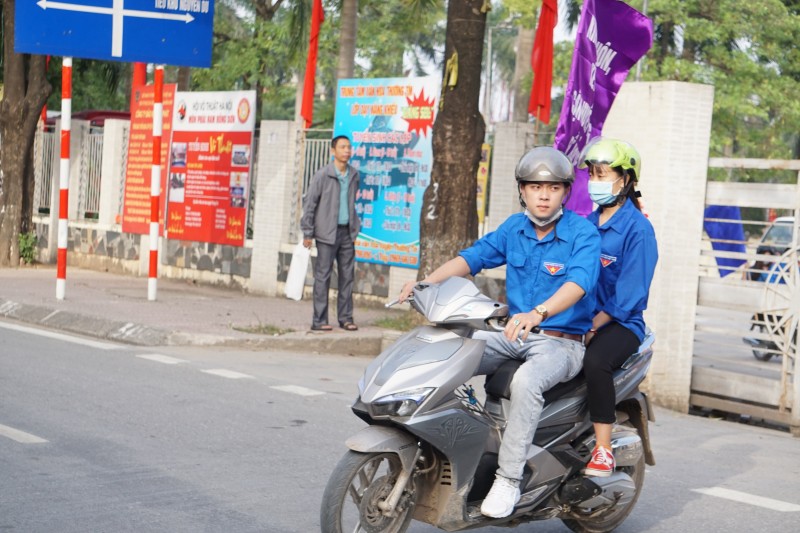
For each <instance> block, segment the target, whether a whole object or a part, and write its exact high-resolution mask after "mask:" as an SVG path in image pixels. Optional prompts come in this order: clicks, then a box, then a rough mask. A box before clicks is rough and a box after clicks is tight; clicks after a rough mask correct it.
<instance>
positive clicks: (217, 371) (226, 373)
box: [201, 368, 254, 379]
mask: <svg viewBox="0 0 800 533" xmlns="http://www.w3.org/2000/svg"><path fill="white" fill-rule="evenodd" d="M201 372H205V373H206V374H213V375H215V376H221V377H223V378H230V379H243V378H250V379H254V378H253V376H250V375H248V374H242V373H241V372H234V371H233V370H225V369H224V368H213V369H211V370H201Z"/></svg>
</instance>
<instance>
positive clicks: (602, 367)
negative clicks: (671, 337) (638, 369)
mask: <svg viewBox="0 0 800 533" xmlns="http://www.w3.org/2000/svg"><path fill="white" fill-rule="evenodd" d="M638 349H639V338H638V337H637V336H636V335H635V334H634V333H633V332H632V331H631V330H629V329H628V328H626V327H625V326H621V325H620V324H619V323H617V322H611V323H610V324H608V325H607V326H605V327H604V328H601V329H600V330H599V331H598V332H597V334H596V335H595V336H594V338H593V339H592V342H590V343H589V346H587V347H586V355H585V356H584V358H583V374H584V376H586V386H587V388H588V393H589V418H590V420H591V421H592V422H598V423H601V424H613V423H614V422H615V421H616V414H615V413H616V409H615V407H616V405H617V396H616V392H615V391H614V379H613V373H614V370H616V369H617V368H619V367H621V366H622V364H623V363H624V362H625V361H626V360H627V359H628V357H630V356H631V355H632V354H634V353H636V351H637V350H638Z"/></svg>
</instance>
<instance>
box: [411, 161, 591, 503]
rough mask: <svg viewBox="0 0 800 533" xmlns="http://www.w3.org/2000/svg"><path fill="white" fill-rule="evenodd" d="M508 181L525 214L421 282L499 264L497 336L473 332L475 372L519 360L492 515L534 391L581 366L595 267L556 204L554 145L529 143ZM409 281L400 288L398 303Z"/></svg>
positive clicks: (532, 416)
mask: <svg viewBox="0 0 800 533" xmlns="http://www.w3.org/2000/svg"><path fill="white" fill-rule="evenodd" d="M515 177H516V180H517V190H518V193H519V201H520V204H521V205H522V207H523V208H524V209H525V211H524V213H517V214H514V215H511V216H510V217H509V218H508V219H506V221H505V222H503V223H502V224H501V225H500V226H499V227H498V228H497V230H496V231H494V232H492V233H490V234H488V235H486V236H484V237H483V238H481V239H479V240H478V241H476V242H475V244H473V245H472V246H471V247H469V248H467V249H465V250H462V251H461V252H460V253H459V255H458V256H457V257H455V258H453V259H451V260H450V261H448V262H446V263H444V264H443V265H441V266H440V267H439V268H437V269H436V270H434V271H433V272H432V273H430V274H429V275H428V276H426V278H425V279H424V280H423V281H426V282H431V283H438V282H441V281H444V280H446V279H447V278H449V277H452V276H467V275H475V274H477V273H478V272H480V271H481V270H483V269H486V268H494V267H498V266H501V265H507V266H506V293H507V300H508V305H509V311H510V313H509V314H510V318H509V321H508V324H507V326H506V328H505V330H504V331H503V332H502V333H500V332H497V333H494V332H485V331H479V332H476V334H475V338H480V339H482V340H485V341H486V350H485V353H484V355H483V359H482V361H481V364H480V367H479V369H478V374H491V373H493V372H494V371H495V370H497V369H498V368H499V367H500V366H501V365H502V364H503V363H504V362H506V361H508V360H510V359H516V360H521V361H524V363H523V364H522V365H521V366H520V368H519V370H518V371H517V372H516V374H515V375H514V378H513V381H512V384H511V407H510V412H509V416H508V423H507V425H506V428H505V433H504V436H503V439H502V444H501V447H500V451H499V457H498V464H499V468H498V470H497V474H496V479H495V482H494V484H493V485H492V488H491V490H490V491H489V494H488V495H487V496H486V498H485V499H484V501H483V504H482V505H481V513H482V514H484V515H486V516H489V517H493V518H502V517H505V516H508V515H510V514H511V512H512V511H513V509H514V506H515V505H516V503H517V502H518V501H519V499H520V489H519V483H520V480H521V479H522V473H523V468H524V464H525V459H526V457H527V453H528V449H529V448H530V446H531V443H532V441H533V434H534V432H535V431H536V427H537V425H538V421H539V417H540V414H541V411H542V407H543V404H544V398H543V393H544V392H545V391H547V390H548V389H550V388H551V387H553V386H554V385H556V384H557V383H559V382H562V381H568V380H569V379H571V378H573V377H574V376H575V375H577V374H578V372H579V371H580V369H581V366H582V362H583V355H584V346H583V337H582V336H583V333H584V332H586V331H588V330H589V329H590V328H591V325H592V315H593V311H594V305H595V292H594V291H595V285H596V283H597V279H598V274H599V265H600V263H599V261H598V257H599V256H600V237H599V234H598V231H597V229H596V228H595V227H594V226H593V225H592V224H591V223H590V222H588V221H587V220H585V219H584V218H582V217H580V216H578V215H576V214H575V213H573V212H571V211H569V210H567V209H564V207H563V204H564V203H565V201H566V199H567V197H568V196H569V193H570V191H571V186H572V183H573V181H574V178H575V175H574V171H573V167H572V164H571V163H570V161H569V160H568V159H567V158H566V156H564V154H562V153H561V152H559V151H558V150H556V149H555V148H551V147H537V148H534V149H532V150H530V151H529V152H528V153H526V154H525V155H524V156H523V157H522V158H521V159H520V161H519V163H518V164H517V168H516V170H515ZM414 285H415V282H409V283H407V284H406V285H405V286H404V287H403V290H402V291H401V294H400V301H404V300H405V299H406V298H407V297H408V296H409V295H410V294H411V291H412V288H413V286H414ZM535 328H538V332H536V333H532V331H533V330H534V329H535Z"/></svg>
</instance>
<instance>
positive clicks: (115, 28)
mask: <svg viewBox="0 0 800 533" xmlns="http://www.w3.org/2000/svg"><path fill="white" fill-rule="evenodd" d="M14 22H15V27H16V31H15V32H14V50H15V51H16V52H17V53H26V54H39V55H46V54H50V55H56V56H69V57H76V58H85V59H100V60H105V61H125V62H135V61H138V62H142V63H163V64H166V65H177V66H188V67H210V66H211V41H212V31H213V29H214V1H213V0H68V1H53V0H38V1H36V0H27V1H24V2H20V1H18V2H17V3H16V17H15V21H14Z"/></svg>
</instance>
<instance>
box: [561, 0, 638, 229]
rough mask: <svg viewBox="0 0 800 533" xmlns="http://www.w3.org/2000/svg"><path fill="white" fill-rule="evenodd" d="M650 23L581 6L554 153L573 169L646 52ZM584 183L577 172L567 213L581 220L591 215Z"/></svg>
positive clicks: (597, 0) (598, 1) (621, 7)
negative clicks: (626, 78) (565, 160)
mask: <svg viewBox="0 0 800 533" xmlns="http://www.w3.org/2000/svg"><path fill="white" fill-rule="evenodd" d="M652 44H653V22H652V21H651V20H650V19H649V18H647V17H646V16H644V15H642V14H641V13H639V12H638V11H636V10H635V9H633V8H632V7H630V6H629V5H628V4H626V3H625V2H621V1H620V0H585V1H584V3H583V10H582V11H581V19H580V23H579V25H578V33H577V37H576V39H575V51H574V52H573V54H572V69H571V71H570V74H569V81H568V82H567V90H566V94H565V97H564V105H563V106H562V108H561V116H560V118H559V120H558V128H557V129H556V138H555V147H556V148H558V149H559V150H561V151H562V152H564V153H565V154H566V155H567V157H568V158H569V159H570V161H572V164H573V166H577V165H578V163H579V161H578V159H579V157H580V154H581V151H582V150H583V148H584V147H585V146H586V143H587V142H588V141H589V140H590V139H593V138H594V137H597V136H598V135H600V132H601V131H602V130H603V124H604V123H605V120H606V117H607V116H608V111H609V110H610V109H611V104H612V103H613V102H614V98H615V97H616V96H617V93H618V92H619V88H620V87H621V86H622V83H623V82H624V81H625V77H626V76H627V75H628V71H629V70H630V68H631V67H632V66H633V65H634V64H635V63H636V62H637V61H638V60H639V59H640V58H641V57H642V56H643V55H644V54H646V53H647V51H648V50H650V47H651V46H652ZM588 180H589V177H588V175H587V173H586V170H584V169H576V173H575V185H574V186H573V188H572V194H571V196H570V199H569V201H568V202H567V207H569V208H570V209H572V210H574V211H575V212H577V213H578V214H580V215H583V216H586V215H588V214H589V213H590V212H591V211H592V201H591V200H590V199H589V194H588V193H587V190H586V188H587V186H586V183H587V182H588Z"/></svg>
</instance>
